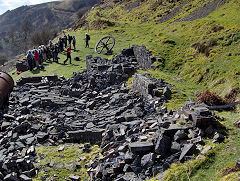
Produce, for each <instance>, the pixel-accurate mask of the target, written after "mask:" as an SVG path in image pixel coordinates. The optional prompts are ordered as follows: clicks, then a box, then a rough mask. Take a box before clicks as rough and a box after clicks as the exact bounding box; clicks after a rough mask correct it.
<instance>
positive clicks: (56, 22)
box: [0, 0, 98, 56]
mask: <svg viewBox="0 0 240 181" xmlns="http://www.w3.org/2000/svg"><path fill="white" fill-rule="evenodd" d="M97 2H98V0H91V1H86V0H80V1H76V0H70V1H54V2H49V3H43V4H38V5H32V6H22V7H19V8H17V9H14V10H11V11H7V12H6V13H4V14H3V15H1V16H0V38H1V41H0V54H5V55H6V56H11V55H18V54H19V53H22V52H25V51H26V48H28V47H29V45H30V44H31V42H30V43H29V42H26V41H25V39H26V38H29V37H31V35H32V33H33V32H35V31H41V30H44V29H47V30H48V31H49V30H51V31H53V30H54V31H55V32H57V33H58V32H60V31H61V30H63V29H67V28H69V27H71V26H72V25H73V24H74V23H75V22H76V20H77V19H78V18H79V16H82V15H83V14H84V13H85V12H86V11H87V10H89V9H90V8H91V7H92V6H93V5H94V4H96V3H97ZM25 34H26V37H25ZM23 41H24V44H27V47H26V46H20V45H19V43H20V42H23ZM28 41H29V40H28Z"/></svg>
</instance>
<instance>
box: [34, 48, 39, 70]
mask: <svg viewBox="0 0 240 181" xmlns="http://www.w3.org/2000/svg"><path fill="white" fill-rule="evenodd" d="M34 60H35V61H36V65H37V68H39V53H38V51H37V50H36V49H35V50H34Z"/></svg>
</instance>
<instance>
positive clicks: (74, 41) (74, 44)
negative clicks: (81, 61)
mask: <svg viewBox="0 0 240 181" xmlns="http://www.w3.org/2000/svg"><path fill="white" fill-rule="evenodd" d="M72 43H73V48H74V51H76V39H75V36H73V39H72Z"/></svg>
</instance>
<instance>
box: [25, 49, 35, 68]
mask: <svg viewBox="0 0 240 181" xmlns="http://www.w3.org/2000/svg"><path fill="white" fill-rule="evenodd" d="M33 58H34V57H33V54H32V52H31V50H29V51H28V54H27V55H26V59H27V65H28V68H29V70H30V71H32V70H33Z"/></svg>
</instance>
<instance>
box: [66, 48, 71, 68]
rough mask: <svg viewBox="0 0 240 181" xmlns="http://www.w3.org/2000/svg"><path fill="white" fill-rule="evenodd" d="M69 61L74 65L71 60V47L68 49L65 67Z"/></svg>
mask: <svg viewBox="0 0 240 181" xmlns="http://www.w3.org/2000/svg"><path fill="white" fill-rule="evenodd" d="M68 59H70V64H71V63H72V62H71V61H72V58H71V47H70V46H68V48H67V59H66V60H65V61H64V65H65V64H66V62H67V61H68Z"/></svg>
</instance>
